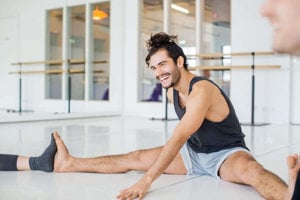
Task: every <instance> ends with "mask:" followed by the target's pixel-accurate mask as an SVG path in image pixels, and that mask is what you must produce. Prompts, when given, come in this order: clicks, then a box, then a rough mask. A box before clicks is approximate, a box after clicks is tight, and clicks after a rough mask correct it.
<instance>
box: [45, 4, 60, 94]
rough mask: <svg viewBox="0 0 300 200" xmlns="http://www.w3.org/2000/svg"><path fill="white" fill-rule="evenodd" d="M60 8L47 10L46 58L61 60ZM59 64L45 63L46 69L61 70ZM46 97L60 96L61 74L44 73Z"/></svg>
mask: <svg viewBox="0 0 300 200" xmlns="http://www.w3.org/2000/svg"><path fill="white" fill-rule="evenodd" d="M62 12H63V11H62V9H56V10H49V11H47V30H48V31H47V41H48V42H47V44H46V46H47V53H46V55H47V57H46V59H47V60H62V21H63V15H62ZM61 67H62V65H61V64H51V65H46V70H49V71H50V70H61ZM45 91H46V98H48V99H61V98H62V74H61V73H56V74H46V90H45Z"/></svg>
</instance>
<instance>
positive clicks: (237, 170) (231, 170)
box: [219, 152, 291, 200]
mask: <svg viewBox="0 0 300 200" xmlns="http://www.w3.org/2000/svg"><path fill="white" fill-rule="evenodd" d="M219 172H220V176H221V177H222V179H224V180H226V181H229V182H234V183H241V184H246V185H250V186H252V187H253V188H255V189H256V191H257V192H258V193H259V194H260V195H261V196H262V197H264V198H265V199H278V200H287V199H289V200H290V199H291V196H290V193H289V190H288V186H287V184H286V183H285V182H284V181H283V180H282V179H280V178H279V177H278V176H277V175H275V174H273V173H272V172H270V171H268V170H266V169H264V168H263V167H262V166H261V165H260V164H259V163H258V162H257V161H256V160H255V159H254V158H253V156H252V155H250V154H249V153H246V152H236V153H234V154H232V155H231V156H230V157H228V158H227V159H226V160H225V161H224V163H223V164H222V166H221V168H220V171H219Z"/></svg>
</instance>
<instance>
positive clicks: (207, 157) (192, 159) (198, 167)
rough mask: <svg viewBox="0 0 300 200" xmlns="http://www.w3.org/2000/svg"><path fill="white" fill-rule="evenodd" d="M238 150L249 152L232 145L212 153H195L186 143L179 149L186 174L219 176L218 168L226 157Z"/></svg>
mask: <svg viewBox="0 0 300 200" xmlns="http://www.w3.org/2000/svg"><path fill="white" fill-rule="evenodd" d="M238 151H245V152H248V153H250V152H249V151H248V150H247V149H245V148H242V147H233V148H230V149H225V150H221V151H218V152H213V153H196V152H195V151H194V150H193V149H192V148H191V147H189V145H188V144H187V143H185V144H184V146H183V147H182V148H181V150H180V155H181V157H182V159H183V162H184V165H185V168H186V170H187V174H188V175H192V174H193V175H210V176H213V177H216V178H220V177H219V174H218V172H219V169H220V167H221V165H222V163H223V162H224V160H225V159H226V158H228V157H229V156H230V155H232V154H233V153H235V152H238Z"/></svg>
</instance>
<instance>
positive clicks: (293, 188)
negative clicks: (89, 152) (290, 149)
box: [287, 154, 300, 200]
mask: <svg viewBox="0 0 300 200" xmlns="http://www.w3.org/2000/svg"><path fill="white" fill-rule="evenodd" d="M287 165H288V168H289V192H290V194H291V195H292V200H300V172H299V169H300V164H299V156H298V155H297V154H295V155H292V156H289V157H288V158H287Z"/></svg>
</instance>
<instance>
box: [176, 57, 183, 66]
mask: <svg viewBox="0 0 300 200" xmlns="http://www.w3.org/2000/svg"><path fill="white" fill-rule="evenodd" d="M183 64H184V59H183V57H182V56H179V57H178V58H177V66H178V67H183Z"/></svg>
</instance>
